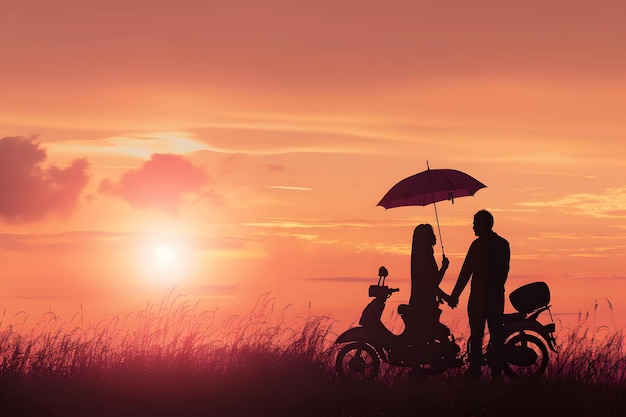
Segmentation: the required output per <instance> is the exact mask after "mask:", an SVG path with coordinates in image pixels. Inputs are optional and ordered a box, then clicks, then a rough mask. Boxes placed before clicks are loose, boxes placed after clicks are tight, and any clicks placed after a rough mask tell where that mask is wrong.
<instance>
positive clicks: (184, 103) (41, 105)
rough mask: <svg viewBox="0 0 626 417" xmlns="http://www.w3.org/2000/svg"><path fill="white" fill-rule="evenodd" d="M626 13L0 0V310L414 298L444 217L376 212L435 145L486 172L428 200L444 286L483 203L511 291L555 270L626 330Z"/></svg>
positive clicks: (566, 310)
mask: <svg viewBox="0 0 626 417" xmlns="http://www.w3.org/2000/svg"><path fill="white" fill-rule="evenodd" d="M625 19H626V6H624V5H623V3H621V2H586V1H585V2H581V1H571V2H568V3H567V4H564V3H563V2H552V1H525V2H502V1H486V2H460V1H457V2H418V1H385V2H382V1H381V2H373V1H341V2H337V1H325V0H323V1H315V2H304V1H282V2H281V1H271V0H270V1H250V0H248V1H236V0H235V1H224V2H217V1H207V0H178V1H176V2H174V1H164V0H150V1H147V0H131V1H129V0H124V1H121V0H106V1H100V0H93V1H78V0H56V1H49V0H22V1H15V2H9V1H3V2H2V3H1V4H0V61H1V62H2V64H1V65H0V96H1V97H2V100H1V101H0V191H1V192H2V194H1V197H0V227H1V229H0V260H1V264H2V286H1V288H0V309H2V310H7V311H8V312H9V315H11V314H14V313H15V312H18V311H21V310H23V311H26V312H27V313H28V314H31V315H33V316H35V317H36V316H37V315H39V314H42V313H43V312H45V311H48V310H52V311H54V312H56V313H57V314H58V315H59V316H61V317H62V318H64V319H70V318H71V317H72V314H74V313H75V312H77V311H79V310H80V309H81V308H82V309H83V311H84V313H85V315H86V316H87V317H92V318H94V320H95V319H99V318H101V317H111V316H113V315H115V314H124V313H127V312H129V311H132V310H136V309H138V308H141V307H142V306H143V305H145V303H146V302H148V301H150V300H157V301H158V300H160V299H161V298H162V297H163V295H165V294H167V293H168V291H170V290H171V289H172V288H174V287H176V291H177V292H178V293H182V294H184V295H186V296H188V297H189V298H191V299H201V300H202V305H203V306H206V307H207V308H218V307H219V308H220V309H223V311H224V314H225V315H227V314H230V313H231V312H240V313H241V312H247V311H248V310H249V309H250V308H251V307H252V306H253V304H254V301H255V300H256V299H258V297H259V296H260V295H261V294H263V293H265V292H270V293H271V294H272V296H274V297H276V299H277V302H278V305H281V306H282V305H287V304H292V303H293V306H292V307H290V308H292V309H293V311H294V313H298V314H300V313H301V312H304V313H306V312H307V311H308V309H309V304H310V306H311V307H310V308H311V310H310V311H311V313H313V314H328V315H330V316H332V317H335V318H337V319H338V320H340V321H341V325H342V326H344V327H345V326H347V325H349V324H350V322H351V321H352V320H357V319H358V315H359V314H360V312H361V310H362V308H363V307H364V306H365V303H367V302H368V298H367V286H368V285H369V284H370V283H374V282H375V281H376V272H377V270H378V267H379V266H381V265H385V266H387V268H388V269H389V271H390V276H389V278H388V284H389V285H391V286H396V287H399V288H400V289H401V292H400V293H399V294H397V295H394V298H393V299H392V300H391V301H390V307H391V308H390V309H389V310H392V309H393V308H395V306H396V305H397V303H399V302H407V301H408V296H409V255H410V241H411V235H412V230H413V227H414V226H415V225H417V224H419V223H423V222H428V223H433V224H435V215H434V210H433V207H432V206H426V207H405V208H395V209H390V210H385V209H384V208H382V207H376V204H377V202H378V201H379V200H380V198H381V197H382V196H383V195H384V194H385V193H386V191H387V190H388V189H389V188H390V187H391V186H393V185H394V184H395V183H396V182H397V181H399V180H401V179H403V178H405V177H407V176H409V175H412V174H414V173H416V172H419V171H422V170H424V169H426V161H427V160H428V161H429V163H430V166H431V168H453V169H458V170H461V171H464V172H466V173H468V174H470V175H472V176H474V177H475V178H477V179H478V180H480V181H481V182H483V183H485V184H486V185H487V188H485V189H482V190H480V191H478V192H477V193H476V195H475V196H474V197H466V198H459V199H457V200H456V201H455V204H454V205H452V204H450V203H449V202H442V203H440V204H438V205H437V209H438V211H439V218H440V221H441V231H442V235H443V243H444V246H445V253H446V255H447V256H448V257H449V258H450V261H451V265H450V269H449V271H448V273H447V275H446V277H445V278H444V282H443V284H442V287H443V289H444V290H447V291H449V290H451V288H452V287H453V285H454V282H455V280H456V277H457V274H458V272H459V269H460V266H461V264H462V262H463V258H464V256H465V252H466V251H467V248H468V247H469V245H470V243H471V241H472V240H473V239H474V236H473V233H472V216H473V214H474V213H475V212H476V211H477V210H479V209H482V208H486V209H488V210H490V211H492V213H493V214H494V216H495V226H494V230H495V231H496V232H498V233H499V234H500V235H502V236H504V237H505V238H507V239H508V240H509V242H510V244H511V249H512V262H511V273H510V278H509V282H508V284H507V289H508V290H509V291H511V290H512V289H514V288H515V287H517V286H518V285H522V284H525V283H527V282H531V281H536V280H545V281H547V282H548V284H549V285H550V287H551V289H552V298H553V305H554V308H553V311H554V312H555V313H559V316H557V317H558V318H560V319H562V320H570V319H572V318H575V317H576V315H577V314H578V312H580V311H582V313H583V314H584V313H585V312H586V311H590V310H592V309H593V304H594V300H597V301H598V303H599V304H600V306H599V308H598V311H599V314H605V316H604V318H603V320H605V321H606V324H611V325H613V323H612V318H611V317H610V314H609V312H608V310H609V307H608V303H607V301H606V300H607V298H608V299H609V300H610V302H611V304H612V307H613V311H614V314H615V320H616V323H617V325H618V326H623V325H626V272H624V269H625V267H626V174H625V169H624V165H625V163H624V162H625V160H626V121H625V118H624V110H625V109H626V25H624V21H625ZM436 257H437V260H438V261H440V259H441V247H440V246H439V245H438V246H437V247H436ZM466 301H467V291H466V293H464V295H463V297H462V298H461V303H460V308H459V309H457V310H455V311H450V310H449V309H447V308H444V318H446V317H448V318H452V317H455V315H456V316H458V315H464V313H465V305H466ZM81 306H82V307H81ZM510 309H511V307H510V306H507V310H510ZM557 317H555V318H557Z"/></svg>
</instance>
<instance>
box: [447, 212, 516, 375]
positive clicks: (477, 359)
mask: <svg viewBox="0 0 626 417" xmlns="http://www.w3.org/2000/svg"><path fill="white" fill-rule="evenodd" d="M492 228H493V216H492V215H491V213H489V212H488V211H487V210H480V211H479V212H477V213H476V214H475V215H474V234H475V235H476V236H478V238H477V239H476V240H474V242H472V244H471V246H470V248H469V250H468V251H467V256H466V257H465V261H464V263H463V266H462V267H461V272H460V273H459V278H458V280H457V282H456V285H455V286H454V290H452V294H451V295H450V301H449V304H450V307H452V308H454V307H456V306H457V305H458V303H459V295H461V293H462V292H463V289H464V288H465V286H466V285H467V283H468V281H469V280H470V278H471V279H472V284H471V289H470V296H469V302H468V305H467V312H468V317H469V325H470V346H469V348H470V352H469V362H470V366H469V369H468V375H469V376H470V377H472V378H475V379H478V378H480V367H481V363H482V343H483V337H484V332H485V323H486V324H487V326H489V345H490V346H489V349H488V354H489V366H490V367H491V373H492V378H494V379H497V378H499V377H500V376H501V375H502V359H501V353H500V352H501V350H502V348H501V347H502V345H503V343H504V340H502V338H503V334H502V333H503V314H504V283H505V282H506V279H507V276H508V274H509V262H510V259H511V249H510V247H509V242H507V240H506V239H504V238H502V237H500V236H498V234H496V233H495V232H494V231H493V230H492Z"/></svg>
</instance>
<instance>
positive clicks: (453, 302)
mask: <svg viewBox="0 0 626 417" xmlns="http://www.w3.org/2000/svg"><path fill="white" fill-rule="evenodd" d="M448 305H449V306H450V308H456V306H458V305H459V297H455V296H452V295H451V296H450V297H449V298H448Z"/></svg>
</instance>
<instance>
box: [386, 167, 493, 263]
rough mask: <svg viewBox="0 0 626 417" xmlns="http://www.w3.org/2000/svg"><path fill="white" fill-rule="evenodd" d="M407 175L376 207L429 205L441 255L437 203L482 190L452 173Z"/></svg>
mask: <svg viewBox="0 0 626 417" xmlns="http://www.w3.org/2000/svg"><path fill="white" fill-rule="evenodd" d="M426 166H427V168H428V169H427V170H426V171H422V172H419V173H417V174H415V175H411V176H410V177H407V178H405V179H403V180H402V181H400V182H398V183H397V184H396V185H394V186H393V187H391V189H390V190H389V191H387V194H385V196H384V197H383V198H382V199H381V200H380V201H379V202H378V204H377V205H378V206H382V207H384V208H386V209H390V208H393V207H402V206H426V205H428V204H433V205H434V207H435V217H436V218H437V230H438V231H439V242H440V243H441V251H442V252H443V241H442V239H441V229H440V227H439V215H438V214H437V205H436V204H435V203H436V202H437V201H443V200H450V201H451V202H452V203H453V204H454V199H455V198H458V197H466V196H472V195H474V194H475V193H476V191H478V190H480V189H481V188H484V187H486V185H485V184H483V183H482V182H480V181H478V180H477V179H475V178H474V177H471V176H469V175H467V174H466V173H464V172H461V171H457V170H455V169H430V166H428V161H426Z"/></svg>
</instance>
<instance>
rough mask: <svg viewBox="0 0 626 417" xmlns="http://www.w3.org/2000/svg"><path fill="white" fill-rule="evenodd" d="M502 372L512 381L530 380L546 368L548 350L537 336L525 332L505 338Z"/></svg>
mask: <svg viewBox="0 0 626 417" xmlns="http://www.w3.org/2000/svg"><path fill="white" fill-rule="evenodd" d="M504 360H505V361H504V362H505V363H504V372H505V373H506V374H507V375H508V376H509V377H511V378H513V379H532V378H537V377H539V376H540V375H542V374H543V373H544V371H545V370H546V367H547V366H548V360H549V358H548V348H546V345H545V343H543V342H542V341H541V339H539V338H538V337H537V336H534V335H532V334H528V333H525V332H519V333H514V334H512V335H510V336H509V337H507V339H506V341H505V344H504Z"/></svg>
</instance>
